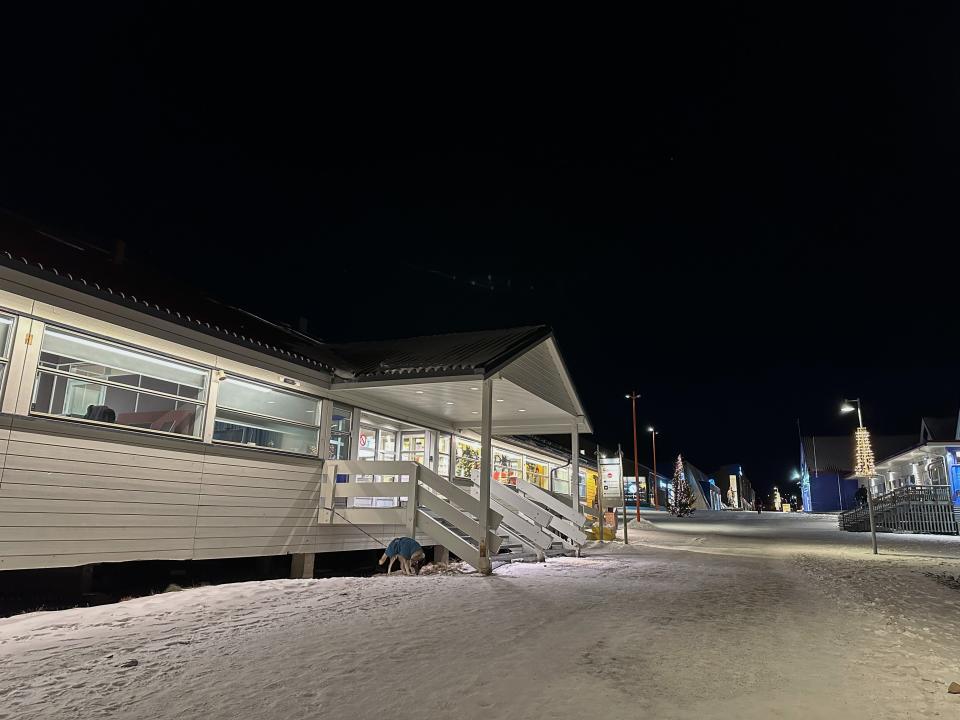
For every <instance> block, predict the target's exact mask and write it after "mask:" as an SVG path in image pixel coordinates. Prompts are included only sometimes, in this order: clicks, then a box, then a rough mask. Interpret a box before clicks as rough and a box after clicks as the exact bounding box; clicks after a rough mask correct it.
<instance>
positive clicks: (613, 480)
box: [600, 457, 623, 507]
mask: <svg viewBox="0 0 960 720" xmlns="http://www.w3.org/2000/svg"><path fill="white" fill-rule="evenodd" d="M620 476H621V468H620V458H618V457H617V458H600V477H601V478H602V482H603V505H604V507H618V506H620V505H623V483H622V479H621V477H620Z"/></svg>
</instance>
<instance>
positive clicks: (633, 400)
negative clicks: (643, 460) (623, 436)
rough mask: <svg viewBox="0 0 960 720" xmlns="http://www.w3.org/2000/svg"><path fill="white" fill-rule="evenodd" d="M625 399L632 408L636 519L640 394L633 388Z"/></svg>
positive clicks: (638, 509) (638, 498) (638, 507)
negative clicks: (638, 404)
mask: <svg viewBox="0 0 960 720" xmlns="http://www.w3.org/2000/svg"><path fill="white" fill-rule="evenodd" d="M624 397H625V398H627V400H629V401H630V404H631V406H632V408H633V482H634V483H635V485H636V491H635V492H634V494H633V495H634V503H636V505H637V520H639V519H640V461H639V460H637V398H639V397H640V395H638V394H637V391H636V390H634V391H633V392H632V393H630V394H629V395H624ZM623 503H624V505H626V503H627V499H626V495H624V499H623Z"/></svg>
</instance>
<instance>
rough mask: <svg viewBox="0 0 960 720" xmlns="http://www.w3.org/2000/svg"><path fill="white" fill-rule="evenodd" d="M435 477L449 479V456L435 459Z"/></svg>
mask: <svg viewBox="0 0 960 720" xmlns="http://www.w3.org/2000/svg"><path fill="white" fill-rule="evenodd" d="M437 475H439V476H440V477H449V475H450V456H449V455H440V456H439V458H438V459H437Z"/></svg>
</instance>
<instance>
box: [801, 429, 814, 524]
mask: <svg viewBox="0 0 960 720" xmlns="http://www.w3.org/2000/svg"><path fill="white" fill-rule="evenodd" d="M800 497H801V499H802V502H803V511H804V512H812V511H813V499H812V498H811V496H810V468H809V467H807V456H806V454H805V453H804V452H803V438H801V439H800Z"/></svg>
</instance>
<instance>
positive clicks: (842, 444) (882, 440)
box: [800, 432, 917, 512]
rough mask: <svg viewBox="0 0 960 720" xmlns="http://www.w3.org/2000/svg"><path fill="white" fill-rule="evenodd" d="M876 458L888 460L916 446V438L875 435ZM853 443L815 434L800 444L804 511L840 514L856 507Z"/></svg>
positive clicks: (847, 438)
mask: <svg viewBox="0 0 960 720" xmlns="http://www.w3.org/2000/svg"><path fill="white" fill-rule="evenodd" d="M872 440H873V451H874V455H875V456H876V457H889V456H891V455H894V454H896V453H898V452H900V451H902V450H904V449H905V448H908V447H910V446H912V445H916V442H917V438H916V436H915V435H876V436H873V438H872ZM853 456H854V440H853V433H852V432H851V433H850V434H849V435H815V436H809V437H804V438H802V442H801V445H800V490H801V493H802V495H803V510H804V512H838V511H842V510H849V509H851V508H852V507H854V506H855V505H856V500H855V497H854V496H855V494H856V492H857V487H858V483H857V480H856V479H854V478H851V477H850V476H851V474H852V473H853Z"/></svg>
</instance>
